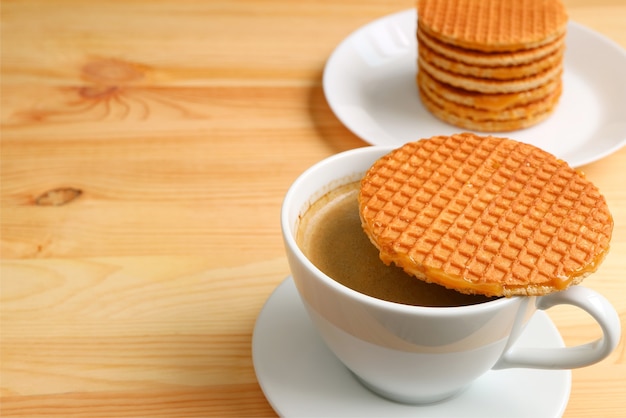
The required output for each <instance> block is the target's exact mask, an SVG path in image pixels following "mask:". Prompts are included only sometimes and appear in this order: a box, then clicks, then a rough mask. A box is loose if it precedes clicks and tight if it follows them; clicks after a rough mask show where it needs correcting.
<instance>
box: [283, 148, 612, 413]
mask: <svg viewBox="0 0 626 418" xmlns="http://www.w3.org/2000/svg"><path fill="white" fill-rule="evenodd" d="M389 151H391V148H388V147H377V146H372V147H365V148H359V149H355V150H351V151H346V152H343V153H340V154H336V155H334V156H332V157H329V158H327V159H325V160H323V161H321V162H319V163H317V164H315V165H314V166H312V167H311V168H310V169H308V170H307V171H305V172H304V173H303V174H302V175H301V176H300V177H298V179H296V181H295V182H294V183H293V185H292V186H291V187H290V189H289V191H288V192H287V194H286V196H285V199H284V202H283V207H282V213H281V226H282V231H283V238H284V241H285V247H286V252H287V256H288V260H289V266H290V269H291V273H292V276H293V279H294V282H295V284H296V287H297V289H298V293H299V294H300V297H301V299H302V302H303V303H304V306H305V307H306V310H307V312H308V314H309V316H310V318H311V320H312V322H313V323H314V325H315V327H316V329H317V331H318V332H319V334H320V335H321V337H322V339H323V340H324V341H325V342H326V344H327V345H328V347H329V348H330V349H331V350H332V352H333V353H334V354H335V355H336V356H337V357H338V358H339V359H340V360H341V362H342V363H343V364H344V365H345V366H346V367H347V368H348V369H350V370H351V371H352V372H353V373H354V375H355V376H356V377H357V378H358V379H359V380H360V381H361V382H362V383H363V384H364V385H365V386H367V387H368V388H370V389H371V390H372V391H374V392H375V393H378V394H379V395H381V396H384V397H386V398H389V399H391V400H394V401H398V402H403V403H412V404H416V403H430V402H435V401H439V400H442V399H445V398H447V397H450V396H452V395H454V394H455V393H457V392H459V391H461V390H463V389H464V388H465V387H467V386H468V385H469V384H471V382H472V381H474V380H475V379H476V378H478V377H479V376H481V375H482V374H484V373H485V372H487V371H488V370H491V369H504V368H511V367H525V368H541V369H572V368H578V367H584V366H588V365H591V364H593V363H597V362H599V361H601V360H602V359H604V358H605V357H606V356H608V355H609V354H610V353H611V352H612V351H613V350H614V348H615V347H616V345H617V344H618V342H619V339H620V334H621V326H620V321H619V317H618V315H617V313H616V312H615V309H614V308H613V307H612V306H611V304H610V303H609V302H608V301H607V300H606V299H605V298H604V297H603V296H601V295H600V294H598V293H596V292H595V291H593V290H591V289H589V288H586V287H583V286H580V285H579V286H573V287H570V288H569V289H567V290H565V291H562V292H556V293H553V294H550V295H547V296H540V297H512V298H500V299H496V300H493V301H489V302H485V303H481V304H477V305H468V306H460V307H444V308H440V307H420V306H409V305H403V304H398V303H393V302H388V301H384V300H380V299H376V298H373V297H370V296H367V295H364V294H362V293H359V292H356V291H354V290H352V289H350V288H348V287H346V286H343V285H341V284H339V283H338V282H336V281H334V280H333V279H332V278H330V277H328V276H327V275H325V274H324V273H322V272H321V271H320V270H319V269H318V268H316V267H315V266H314V265H313V264H312V263H311V262H310V261H309V260H308V259H307V257H306V256H305V255H304V254H303V253H302V251H301V250H300V248H299V247H298V245H297V244H296V239H295V235H296V230H297V226H298V225H297V224H298V220H299V218H300V217H301V216H302V214H303V213H304V212H305V211H306V210H307V209H308V207H309V206H310V205H311V204H312V203H313V202H314V201H315V200H317V199H318V198H319V197H321V196H323V195H324V194H326V193H327V192H328V191H330V190H332V189H334V188H336V187H338V186H340V185H343V184H346V183H348V182H352V181H356V180H359V179H360V178H361V177H362V176H363V174H364V173H365V171H366V170H367V169H368V168H369V167H370V166H371V165H372V164H373V163H374V161H375V160H377V159H378V158H379V157H381V156H382V155H384V154H386V153H388V152H389ZM561 304H564V305H574V306H577V307H579V308H580V309H582V310H584V311H586V312H588V313H589V314H590V315H591V316H592V317H593V318H594V319H595V320H596V322H597V323H598V324H599V325H600V328H601V329H602V337H601V338H599V339H598V340H596V341H593V342H590V343H588V344H583V345H579V346H575V347H563V348H521V347H517V346H516V344H515V341H516V340H517V338H518V337H519V335H521V334H522V333H523V332H524V327H525V325H526V324H527V323H528V321H529V319H530V318H531V317H532V315H533V314H534V313H535V312H536V311H537V310H545V309H548V308H550V307H552V306H555V305H561ZM531 401H532V400H531Z"/></svg>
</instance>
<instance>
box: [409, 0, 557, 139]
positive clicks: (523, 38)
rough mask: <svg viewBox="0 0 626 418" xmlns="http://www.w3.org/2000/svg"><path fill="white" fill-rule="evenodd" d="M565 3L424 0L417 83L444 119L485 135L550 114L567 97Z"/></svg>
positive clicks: (420, 6) (429, 104)
mask: <svg viewBox="0 0 626 418" xmlns="http://www.w3.org/2000/svg"><path fill="white" fill-rule="evenodd" d="M567 20H568V18H567V12H566V10H565V7H564V6H563V4H562V3H561V1H560V0H526V1H519V0H463V1H461V0H420V1H419V2H418V25H417V41H418V74H417V85H418V87H419V93H420V97H421V99H422V102H423V103H424V106H426V108H427V109H428V110H429V111H430V112H431V113H432V114H434V115H435V116H436V117H438V118H439V119H441V120H443V121H445V122H448V123H450V124H453V125H456V126H458V127H461V128H464V129H470V130H476V131H483V132H498V131H512V130H516V129H522V128H526V127H529V126H532V125H534V124H536V123H538V122H540V121H542V120H544V119H545V118H547V117H548V116H549V115H550V114H551V113H552V111H553V110H554V109H555V107H556V105H557V103H558V101H559V98H560V96H561V89H562V83H561V76H562V72H563V54H564V51H565V33H566V28H567Z"/></svg>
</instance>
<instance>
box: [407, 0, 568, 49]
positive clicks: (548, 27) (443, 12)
mask: <svg viewBox="0 0 626 418" xmlns="http://www.w3.org/2000/svg"><path fill="white" fill-rule="evenodd" d="M418 17H419V21H420V27H421V28H422V30H423V31H424V32H425V33H426V34H428V35H430V36H431V37H432V38H435V39H438V40H440V41H442V42H446V43H449V44H451V45H455V46H458V47H462V48H469V49H475V50H479V51H486V52H492V51H515V50H520V49H528V48H536V47H539V46H541V45H545V44H548V43H550V42H552V41H554V40H556V39H557V38H559V37H560V36H561V35H563V33H565V30H566V25H567V19H568V17H567V12H566V10H565V6H564V5H563V3H562V2H561V1H560V0H526V1H518V0H500V1H490V0H465V1H459V0H420V1H419V2H418Z"/></svg>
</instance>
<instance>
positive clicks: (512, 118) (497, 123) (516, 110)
mask: <svg viewBox="0 0 626 418" xmlns="http://www.w3.org/2000/svg"><path fill="white" fill-rule="evenodd" d="M419 93H420V98H421V99H422V103H424V105H425V106H426V107H427V109H429V110H430V111H431V113H433V114H434V115H435V116H437V117H438V118H440V119H442V120H443V121H444V122H448V123H451V124H453V125H456V126H459V127H462V128H465V129H471V130H475V131H485V130H486V131H488V132H494V131H499V132H504V131H511V130H515V129H522V128H525V127H528V126H530V125H531V124H532V125H534V124H536V123H538V122H539V121H541V120H543V119H545V118H546V117H547V116H548V115H549V114H551V113H552V111H553V110H554V109H555V108H556V105H557V103H558V101H559V97H560V95H561V88H560V82H559V85H558V88H557V90H555V91H553V92H551V93H549V94H547V95H546V96H544V97H541V98H539V99H537V100H534V101H531V102H527V103H524V104H521V105H518V106H510V107H507V108H506V109H500V110H488V109H477V108H475V107H472V106H465V105H462V104H458V103H455V102H451V101H448V100H447V99H445V98H444V97H442V96H440V95H439V92H438V90H437V89H430V88H428V87H426V86H420V89H419ZM495 128H498V129H495Z"/></svg>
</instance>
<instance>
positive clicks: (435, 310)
mask: <svg viewBox="0 0 626 418" xmlns="http://www.w3.org/2000/svg"><path fill="white" fill-rule="evenodd" d="M393 149H395V147H392V146H379V145H372V146H367V147H361V148H355V149H350V150H347V151H343V152H340V153H337V154H333V155H331V156H329V157H326V158H324V159H322V160H320V161H318V162H317V163H315V164H313V165H312V166H310V167H309V168H307V169H306V170H305V171H304V172H302V173H301V174H300V175H299V176H298V177H297V178H296V179H295V180H294V182H293V183H292V184H291V186H290V187H289V189H288V190H287V193H286V194H285V196H284V198H283V203H282V207H281V214H280V216H281V230H282V234H283V239H284V240H285V245H287V246H288V247H289V248H288V250H291V251H292V253H293V254H294V255H295V256H296V257H297V258H298V261H299V262H300V263H302V264H303V265H304V266H305V267H306V269H307V270H309V271H311V272H313V273H314V275H315V276H316V278H317V279H318V280H321V281H322V282H323V283H324V284H325V285H326V286H329V287H331V288H333V289H334V290H335V291H337V292H341V293H343V294H346V295H348V296H349V297H350V298H352V299H356V300H358V301H360V302H361V303H364V304H366V305H368V306H371V307H375V308H378V309H386V310H391V311H396V312H402V313H408V314H411V313H412V314H430V315H439V316H449V315H450V316H452V315H458V314H460V313H468V312H469V311H472V313H478V312H484V311H488V310H498V309H501V308H502V307H503V306H502V305H505V304H509V303H515V302H516V301H517V300H518V299H519V298H520V297H521V296H511V297H505V296H503V297H499V298H498V299H495V300H491V301H487V302H482V303H477V304H473V305H463V306H419V305H407V304H402V303H398V302H391V301H387V300H382V299H378V298H375V297H373V296H369V295H366V294H364V293H361V292H358V291H356V290H354V289H351V288H349V287H348V286H345V285H343V284H341V283H339V282H337V281H336V280H334V279H332V278H331V277H330V276H328V275H327V274H325V273H324V272H323V271H321V270H320V269H319V268H317V267H316V266H315V265H314V264H313V263H312V262H311V261H310V260H309V259H308V258H307V257H306V255H305V254H304V253H303V252H302V250H301V249H300V247H299V246H298V244H297V243H296V239H295V236H294V234H293V233H292V231H293V230H295V225H291V224H290V221H289V209H290V208H291V206H292V205H293V203H292V200H293V199H294V195H295V194H296V193H297V191H298V190H299V188H300V187H301V185H302V183H304V182H305V181H306V180H307V179H308V178H309V177H311V176H314V175H315V173H318V172H319V171H320V170H321V169H323V168H324V167H326V166H328V165H334V164H337V162H338V161H343V160H345V159H348V158H356V157H358V156H360V155H362V154H367V155H369V154H378V155H379V156H380V157H382V156H383V155H385V153H387V152H390V151H392V150H393ZM346 177H348V176H342V177H339V178H336V179H335V180H341V178H346ZM338 185H339V184H338ZM320 189H321V188H320ZM317 191H319V189H318V190H317ZM310 195H311V196H312V194H310ZM298 210H299V211H301V210H302V208H298ZM416 280H419V279H417V278H416Z"/></svg>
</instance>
